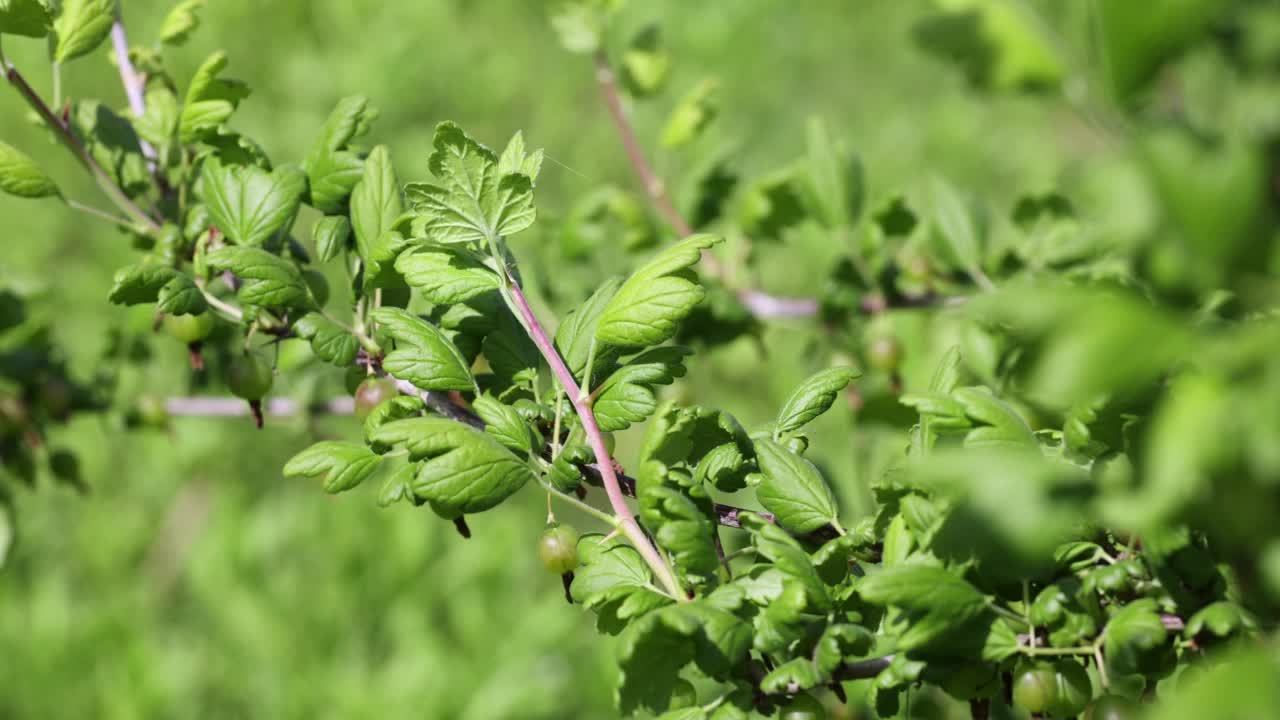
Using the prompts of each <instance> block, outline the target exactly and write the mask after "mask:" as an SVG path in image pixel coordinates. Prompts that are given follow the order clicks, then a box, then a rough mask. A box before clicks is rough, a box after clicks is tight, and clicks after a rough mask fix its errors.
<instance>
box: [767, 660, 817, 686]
mask: <svg viewBox="0 0 1280 720" xmlns="http://www.w3.org/2000/svg"><path fill="white" fill-rule="evenodd" d="M821 683H822V678H821V677H820V676H819V675H818V669H817V668H816V667H814V666H813V661H812V660H810V659H809V658H804V657H798V658H792V659H791V660H788V661H787V662H784V663H782V664H781V665H779V666H777V667H776V668H774V669H773V671H772V672H770V673H769V674H768V675H765V676H764V679H763V680H761V681H760V690H762V691H763V692H767V693H770V694H784V693H789V692H792V691H791V689H790V688H791V687H792V686H795V687H797V688H799V689H801V690H807V689H809V688H811V687H816V686H817V685H819V684H821Z"/></svg>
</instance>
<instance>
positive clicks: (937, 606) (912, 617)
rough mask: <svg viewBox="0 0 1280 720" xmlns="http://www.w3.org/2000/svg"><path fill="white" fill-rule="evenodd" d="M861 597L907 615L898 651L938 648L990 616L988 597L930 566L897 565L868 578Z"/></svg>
mask: <svg viewBox="0 0 1280 720" xmlns="http://www.w3.org/2000/svg"><path fill="white" fill-rule="evenodd" d="M857 587H858V594H859V595H860V596H861V597H862V599H864V600H866V601H867V602H869V603H872V604H873V605H881V606H886V607H894V608H898V609H900V610H901V611H902V612H904V613H906V617H907V620H906V624H905V627H904V628H903V629H902V632H901V633H900V634H899V635H898V638H897V647H898V649H899V650H903V651H912V650H923V649H926V648H930V649H932V648H935V647H936V645H938V644H945V642H946V640H947V638H948V637H949V636H951V635H954V634H956V633H959V632H961V631H962V630H963V629H965V626H966V625H968V624H971V623H973V622H974V621H975V620H978V619H980V618H981V617H982V616H983V615H984V614H986V613H987V603H986V598H984V597H983V595H982V593H980V592H978V591H977V589H975V588H974V587H973V586H972V585H970V584H969V583H967V582H965V581H964V580H963V579H962V578H960V577H959V576H957V575H955V574H954V573H952V572H949V571H947V570H943V569H942V568H938V567H931V566H927V565H913V564H906V565H897V566H894V567H891V568H884V569H882V570H880V571H879V572H876V573H875V574H873V575H868V576H867V577H865V578H863V579H862V580H861V581H860V582H859V583H858V586H857Z"/></svg>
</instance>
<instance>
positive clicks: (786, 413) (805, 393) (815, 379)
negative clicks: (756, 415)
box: [774, 367, 860, 438]
mask: <svg viewBox="0 0 1280 720" xmlns="http://www.w3.org/2000/svg"><path fill="white" fill-rule="evenodd" d="M859 375H860V373H859V372H858V371H857V370H854V369H853V368H848V367H833V368H827V369H825V370H819V371H818V372H817V373H815V374H814V375H811V376H810V377H809V378H807V379H806V380H805V381H804V382H802V383H800V387H798V388H796V389H795V392H793V393H791V397H789V398H787V401H786V402H785V403H783V405H782V409H781V410H779V411H778V420H777V422H776V423H775V424H774V437H775V438H777V437H779V436H780V435H781V434H783V433H789V432H794V431H796V430H799V429H800V428H802V427H804V426H805V425H807V424H809V423H810V422H812V421H813V420H814V419H815V418H817V417H818V416H819V415H821V414H822V413H824V412H826V411H827V410H829V409H830V408H831V405H832V403H834V402H835V401H836V398H837V397H839V395H840V393H841V392H842V391H843V390H844V389H845V387H846V386H848V384H849V383H851V382H853V380H854V379H855V378H857V377H858V376H859Z"/></svg>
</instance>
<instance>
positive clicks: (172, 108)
mask: <svg viewBox="0 0 1280 720" xmlns="http://www.w3.org/2000/svg"><path fill="white" fill-rule="evenodd" d="M144 103H145V105H146V108H147V110H146V112H144V113H143V114H142V117H140V118H134V120H133V126H134V128H135V129H136V130H137V133H138V137H140V138H142V139H143V140H146V141H147V142H149V143H151V144H152V145H160V146H163V145H167V144H169V143H170V142H172V141H173V139H174V134H175V133H177V132H178V118H179V117H180V116H181V113H182V110H181V109H180V108H179V107H178V96H177V95H175V94H174V92H173V90H170V89H169V88H167V87H164V86H163V85H161V84H159V83H153V84H152V85H151V86H149V87H148V88H147V94H146V96H145V98H144Z"/></svg>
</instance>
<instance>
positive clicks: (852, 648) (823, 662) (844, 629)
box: [813, 623, 875, 676]
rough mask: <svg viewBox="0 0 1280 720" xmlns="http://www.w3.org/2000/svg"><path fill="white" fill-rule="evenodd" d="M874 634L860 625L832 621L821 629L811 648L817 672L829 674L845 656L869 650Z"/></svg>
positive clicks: (856, 655) (857, 655) (873, 641)
mask: <svg viewBox="0 0 1280 720" xmlns="http://www.w3.org/2000/svg"><path fill="white" fill-rule="evenodd" d="M874 643H875V636H874V635H872V634H871V631H870V630H867V629H866V628H864V627H862V626H861V625H850V624H848V623H834V624H831V625H828V626H827V629H826V630H823V631H822V637H821V638H819V639H818V644H817V646H816V647H815V648H814V649H813V662H814V665H815V666H816V667H817V669H818V670H819V672H821V673H823V674H824V675H826V676H830V674H831V673H833V672H835V671H836V669H837V668H839V667H840V666H841V665H842V664H843V663H844V661H845V659H846V658H858V657H863V656H865V655H866V654H867V653H869V652H870V651H871V647H872V645H873V644H874Z"/></svg>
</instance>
